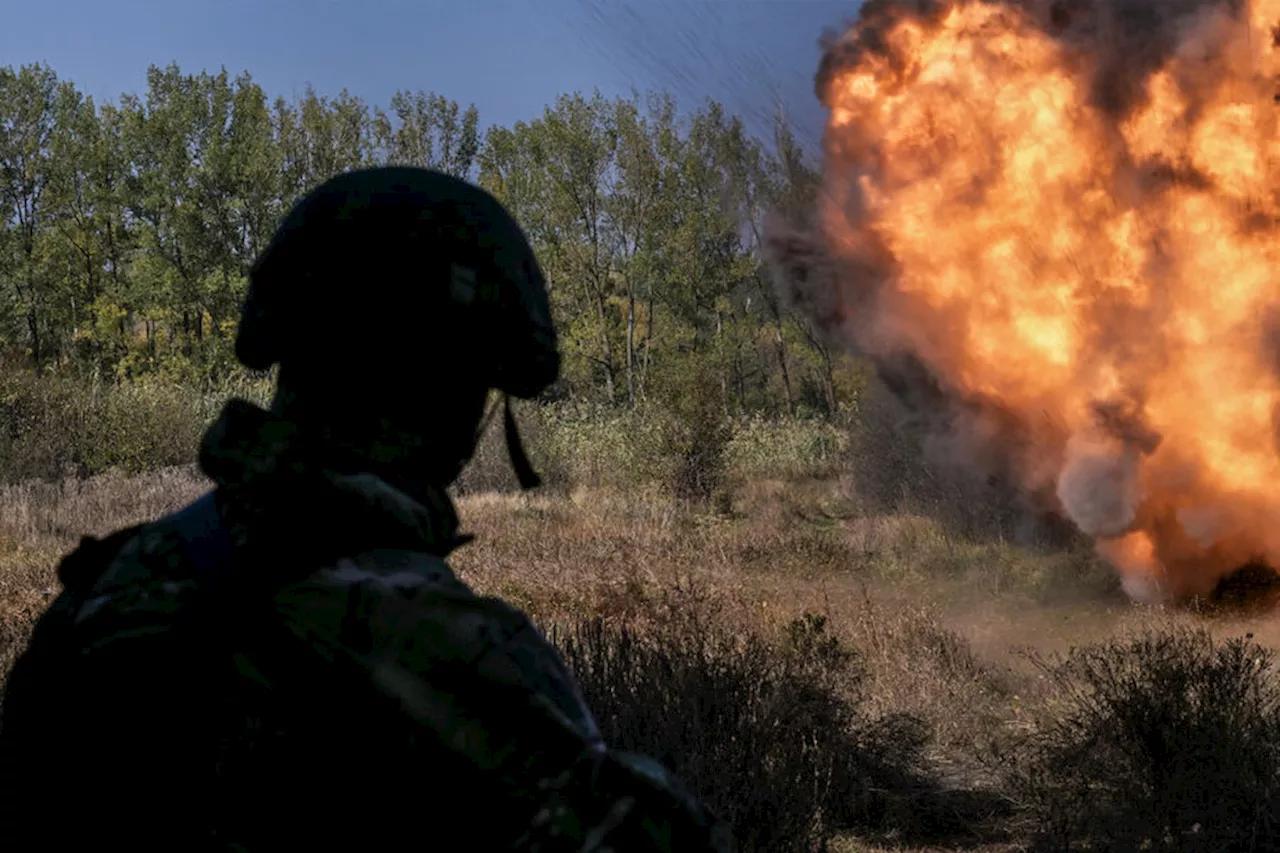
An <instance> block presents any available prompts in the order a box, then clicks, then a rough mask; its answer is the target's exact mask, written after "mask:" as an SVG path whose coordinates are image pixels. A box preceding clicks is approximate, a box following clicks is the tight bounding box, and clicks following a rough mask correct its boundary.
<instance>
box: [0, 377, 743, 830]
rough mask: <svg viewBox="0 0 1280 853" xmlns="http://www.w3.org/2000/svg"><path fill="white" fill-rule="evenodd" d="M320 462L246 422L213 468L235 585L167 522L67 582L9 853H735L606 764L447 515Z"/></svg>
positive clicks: (11, 695) (543, 648) (628, 768)
mask: <svg viewBox="0 0 1280 853" xmlns="http://www.w3.org/2000/svg"><path fill="white" fill-rule="evenodd" d="M309 458H310V455H309V454H308V453H306V452H305V444H304V442H303V441H302V440H301V437H300V436H299V435H298V434H297V431H296V430H295V429H294V428H293V427H292V426H291V425H290V424H288V423H285V422H282V421H280V420H278V419H275V418H274V417H273V416H271V415H270V414H269V413H267V412H264V411H263V410H261V409H258V408H257V407H253V406H250V405H249V404H247V403H243V402H239V401H233V402H232V403H230V404H229V405H228V406H227V408H226V410H225V411H224V412H223V415H222V417H221V418H220V419H219V421H218V422H217V423H216V424H215V425H214V426H213V427H212V428H211V429H210V431H209V433H208V434H207V435H206V438H205V441H204V444H203V446H202V450H201V466H202V468H203V469H204V471H205V472H206V473H207V474H208V475H209V476H210V477H211V478H212V479H213V480H214V482H215V483H216V485H217V491H216V493H215V494H216V496H217V502H218V505H219V507H220V511H221V517H222V519H223V521H224V524H225V527H226V530H227V531H228V533H229V536H230V544H231V550H230V556H229V559H228V561H227V565H225V566H223V567H221V568H220V570H219V571H218V572H216V573H215V574H214V575H213V576H212V577H200V576H198V575H197V576H193V575H194V574H196V573H193V571H192V567H191V565H190V560H189V559H188V554H189V553H190V552H189V549H188V548H185V547H184V546H183V543H182V542H181V541H180V540H179V533H178V530H179V528H178V526H177V525H176V524H175V523H174V521H173V517H172V516H171V517H169V518H165V519H161V520H159V521H157V522H154V523H152V524H148V525H145V526H140V527H137V528H131V529H129V530H125V531H120V532H119V533H117V534H114V535H113V536H110V537H108V538H106V539H103V540H96V539H92V538H86V539H85V540H84V541H83V542H82V543H81V546H80V548H78V549H77V550H76V551H75V552H74V553H73V554H71V555H69V556H68V557H67V558H66V559H65V560H64V561H63V563H62V565H61V567H60V569H59V572H60V576H61V579H62V581H63V585H64V589H63V592H62V594H61V595H60V596H59V598H58V600H57V601H56V602H55V604H54V605H53V606H52V607H51V608H50V610H49V611H48V613H46V614H45V616H44V617H43V618H42V619H41V621H40V623H39V624H38V625H37V627H36V630H35V632H34V633H33V635H32V639H31V641H30V644H29V646H28V649H27V651H26V653H25V654H24V655H23V656H22V658H20V660H19V661H18V663H17V664H16V666H15V667H14V670H13V672H12V674H11V676H10V678H9V682H8V686H7V691H6V696H5V705H4V711H3V728H0V785H3V790H0V808H4V809H6V811H5V818H6V823H5V825H4V827H2V828H0V831H3V832H4V837H5V839H6V847H7V848H8V849H17V848H16V847H14V846H13V845H12V844H9V843H8V842H10V841H12V840H13V839H15V838H30V839H35V838H37V837H40V836H39V834H40V833H47V832H53V833H55V835H54V836H52V837H48V836H46V837H44V838H43V842H42V843H41V844H39V845H36V847H37V848H39V849H44V848H46V847H56V848H59V849H61V848H64V847H65V848H67V849H70V848H71V847H72V846H79V845H82V844H92V845H93V846H95V847H96V846H99V845H103V846H105V844H106V843H108V842H111V843H114V842H115V841H121V842H123V843H124V844H125V845H126V846H128V847H130V848H132V849H135V850H137V849H151V848H156V849H159V848H160V847H164V848H165V849H220V850H253V851H256V850H274V849H283V848H287V849H290V850H294V849H296V850H313V849H340V848H341V849H346V848H350V847H352V846H356V847H360V848H371V849H377V848H380V847H383V846H387V845H391V844H396V845H402V844H404V843H405V842H410V843H414V842H418V843H421V844H423V845H424V846H425V847H426V848H429V849H430V848H439V847H441V846H443V847H444V848H445V849H450V848H452V847H454V846H465V847H467V848H469V849H511V850H529V851H533V850H543V851H553V850H575V851H576V850H600V851H604V850H618V851H623V850H720V849H727V843H728V842H727V839H725V838H724V837H723V830H722V829H720V828H718V826H717V825H716V824H715V822H714V820H713V819H712V818H711V816H710V815H709V814H708V813H707V812H706V811H705V810H704V809H703V808H702V807H701V806H700V805H699V804H698V803H697V802H696V800H694V798H692V797H691V796H689V795H688V794H687V793H686V792H685V791H684V790H683V789H682V787H681V786H680V784H679V782H678V781H677V780H675V779H674V778H672V777H670V776H669V774H667V773H666V772H665V771H664V770H663V769H662V768H661V767H660V766H658V765H656V764H655V763H652V762H648V761H646V760H644V759H641V758H638V757H634V756H628V755H622V754H618V753H614V752H611V751H610V750H607V749H606V748H605V746H604V744H603V743H602V741H601V739H600V735H599V732H598V730H597V728H596V726H595V723H594V721H593V720H592V718H591V715H590V713H589V712H588V711H587V709H586V707H585V704H584V703H583V701H582V699H581V697H580V695H579V693H578V690H577V688H576V686H575V684H574V681H573V679H572V677H571V676H570V675H569V673H568V672H567V670H566V668H565V667H564V665H563V663H562V661H561V659H560V657H559V655H558V654H557V653H556V652H555V650H554V649H553V648H552V647H551V646H550V644H549V643H548V642H547V641H546V640H545V639H544V638H543V636H542V635H541V634H540V633H539V632H538V631H537V629H536V628H535V627H534V626H533V625H532V624H531V623H530V622H529V620H528V619H527V618H526V617H525V616H524V615H523V614H522V613H520V612H519V611H518V610H515V609H514V608H511V607H509V606H508V605H506V604H505V603H503V602H502V601H500V600H498V599H495V598H487V597H480V596H477V595H475V594H474V593H472V592H471V591H470V590H469V589H468V588H467V586H466V585H465V584H463V583H462V582H461V581H460V580H459V579H458V578H457V577H456V576H455V575H454V574H453V572H452V571H451V570H450V569H449V566H448V565H447V563H446V562H445V560H444V558H445V557H446V556H447V554H448V553H449V552H450V551H451V550H452V549H453V548H454V547H456V546H457V545H458V544H460V543H461V542H463V541H465V540H464V539H463V538H462V537H459V535H458V524H457V516H456V514H455V512H454V509H453V506H452V503H451V502H450V500H449V498H448V496H447V495H446V494H444V493H443V492H438V493H432V494H428V495H425V496H419V498H420V499H418V500H415V499H413V498H410V497H409V496H408V495H406V494H405V493H404V492H401V491H398V490H397V489H395V488H393V487H392V486H390V485H389V484H388V483H386V482H385V481H383V480H381V479H379V478H377V477H374V476H371V475H368V474H339V473H336V472H334V471H332V470H327V469H324V468H320V467H317V466H315V465H313V464H308V459H309ZM40 815H45V816H46V817H45V819H43V820H42V819H41V817H40ZM20 823H21V824H23V825H24V826H19V824H20ZM24 827H25V828H24ZM443 839H457V840H456V841H447V842H446V841H444V840H443Z"/></svg>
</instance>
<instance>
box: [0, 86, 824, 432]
mask: <svg viewBox="0 0 1280 853" xmlns="http://www.w3.org/2000/svg"><path fill="white" fill-rule="evenodd" d="M378 164H414V165H424V166H430V167H433V168H437V169H441V170H444V171H447V172H449V173H451V174H455V175H459V176H462V177H466V178H469V179H471V180H476V181H478V182H479V183H481V184H482V185H483V186H485V187H487V188H488V189H490V190H491V191H492V192H494V193H495V194H496V195H498V196H499V197H500V198H501V199H502V200H503V201H504V202H506V203H507V204H508V205H509V206H510V207H511V209H512V210H513V212H514V213H515V214H516V216H517V217H518V218H519V219H520V221H521V222H522V223H523V224H524V225H525V227H526V228H527V229H528V231H529V233H530V236H531V239H532V240H533V242H534V244H535V247H536V249H537V250H538V252H539V255H540V257H541V259H542V261H543V264H544V266H545V268H546V273H547V276H548V279H549V282H550V287H551V293H552V301H553V307H554V310H555V313H556V318H557V321H558V323H559V326H560V329H561V330H562V337H563V346H564V350H565V356H566V365H565V375H564V379H563V381H562V382H561V383H559V384H558V385H557V387H556V388H555V389H553V391H552V392H551V394H550V395H549V396H551V397H553V398H557V399H562V400H578V401H589V402H592V403H604V404H606V405H613V406H635V405H637V404H640V403H642V402H643V401H645V400H647V399H649V398H650V397H652V396H655V395H661V394H664V393H666V391H667V390H668V389H671V388H677V387H682V386H681V383H685V385H686V386H687V384H688V383H687V377H689V376H692V375H694V374H696V375H698V376H699V377H702V380H705V378H706V377H708V376H711V377H714V384H715V386H716V387H718V389H719V397H720V401H721V402H722V404H723V409H724V411H725V413H726V414H744V413H748V412H750V413H778V414H781V413H795V412H797V411H800V410H807V411H812V412H820V413H831V412H835V411H837V410H839V408H840V406H841V405H842V397H844V396H847V391H846V389H845V387H844V385H843V384H842V379H841V377H842V372H841V369H840V365H839V360H838V356H837V354H836V353H834V352H832V351H831V350H829V349H828V348H827V347H826V346H825V345H824V343H823V341H822V340H821V339H820V338H818V337H817V336H816V335H815V334H814V330H813V329H812V328H811V327H810V326H808V325H807V324H806V322H805V321H804V319H803V318H802V317H800V316H798V315H796V314H793V313H792V312H790V311H788V310H787V308H786V307H785V306H784V305H782V304H780V303H779V301H778V299H777V298H776V297H775V294H774V291H773V288H772V286H771V283H770V281H769V277H768V274H767V271H766V270H765V269H764V267H763V264H762V261H761V257H760V251H759V250H760V243H761V225H762V221H763V219H764V217H765V215H766V213H767V211H769V210H777V211H778V212H780V213H782V214H784V215H788V216H793V217H794V216H799V215H802V214H803V212H804V211H806V210H809V209H810V208H811V203H812V198H813V194H814V192H815V191H816V188H817V183H818V177H817V174H816V172H815V170H814V169H813V168H812V167H811V166H810V165H809V164H808V163H807V162H806V159H805V157H804V155H803V153H802V150H801V148H800V146H799V144H798V143H797V141H796V139H795V138H794V137H793V136H792V135H791V133H790V131H789V130H788V128H787V127H786V126H785V124H784V123H782V122H778V123H777V127H776V133H775V138H774V139H772V140H770V141H769V142H768V144H764V143H762V142H761V141H759V140H757V139H755V138H753V137H752V136H751V135H750V134H748V133H747V132H746V131H745V129H744V126H743V123H742V122H741V121H740V120H739V119H738V118H736V117H734V116H731V115H729V114H727V113H726V111H725V110H724V109H723V108H722V107H721V106H720V105H719V104H717V103H714V102H707V103H705V104H703V105H701V106H700V107H699V108H698V109H696V110H693V111H691V112H682V111H681V110H680V109H679V108H678V105H677V103H676V101H675V99H674V98H673V97H672V96H670V95H669V94H664V93H651V94H649V95H647V96H645V97H641V96H638V95H637V96H633V97H632V98H629V99H613V100H610V99H606V98H604V97H602V96H601V95H600V94H599V93H595V94H593V95H591V96H585V95H582V94H578V93H575V94H569V95H564V96H562V97H560V98H559V99H558V100H557V102H556V103H555V104H554V105H551V106H548V107H547V108H546V109H545V110H544V112H543V114H542V116H541V117H539V118H537V119H536V120H533V121H530V122H527V123H526V122H519V123H516V124H515V125H514V126H511V127H501V126H497V127H491V128H489V129H487V130H484V129H482V128H481V125H480V117H479V115H478V112H477V110H476V108H475V107H474V106H471V107H467V108H463V107H460V106H459V104H457V103H456V102H454V101H452V100H449V99H447V98H446V97H443V96H441V95H438V94H435V93H431V92H424V91H417V92H411V91H407V90H406V91H401V92H398V93H397V94H396V95H395V96H394V97H392V98H391V101H390V104H389V105H388V106H387V108H385V109H384V108H382V107H378V106H373V105H370V104H367V103H365V102H364V101H363V100H361V99H360V98H358V97H354V96H352V95H351V94H349V93H348V92H347V91H345V90H344V91H343V92H341V93H340V94H339V95H338V96H337V97H336V98H334V97H326V96H323V95H319V94H317V93H315V92H314V91H312V90H310V89H308V90H307V91H306V92H305V94H304V95H303V96H302V97H300V98H298V99H295V100H293V101H289V100H286V99H284V98H275V99H272V98H270V97H269V96H268V94H267V93H266V92H265V91H263V89H262V87H261V86H260V85H258V84H257V83H256V82H254V81H253V80H252V79H251V77H250V76H249V75H248V74H243V75H241V76H239V77H234V78H233V77H231V76H230V75H228V74H227V72H226V71H225V70H223V71H221V72H220V73H218V74H210V73H207V72H202V73H199V74H191V73H185V72H183V71H182V70H181V69H180V68H179V67H177V66H176V65H170V66H168V67H166V68H160V67H156V66H153V67H151V68H150V69H149V71H148V74H147V90H146V92H145V94H142V95H134V94H129V95H124V96H122V97H121V98H120V99H119V100H118V102H115V103H102V104H98V103H95V102H94V100H93V98H92V97H89V96H87V95H85V94H84V93H83V92H81V91H79V90H78V89H77V88H76V87H75V85H74V84H72V83H70V82H68V81H64V80H59V79H58V77H57V75H56V73H55V72H54V71H53V70H52V69H51V68H49V67H47V66H44V65H31V66H23V67H21V68H18V69H16V70H15V69H13V68H11V67H10V68H0V356H2V357H3V359H4V362H5V364H6V365H17V364H20V365H22V366H23V367H24V368H26V369H29V370H33V371H36V372H40V373H47V372H51V371H52V372H57V373H59V374H62V375H64V376H84V377H93V378H96V379H99V380H112V381H126V382H127V381H133V380H136V379H139V378H143V377H163V378H166V379H174V380H178V381H182V382H204V381H222V380H226V379H229V378H235V374H236V373H237V372H238V367H237V365H236V363H235V360H234V357H233V355H232V346H231V343H232V340H233V337H234V333H235V326H236V321H237V317H238V312H239V308H240V304H241V301H242V299H243V297H244V292H245V287H246V281H247V275H248V271H249V268H250V266H251V264H252V262H253V260H254V258H255V257H256V255H257V254H258V252H259V251H260V250H261V249H262V248H263V247H264V246H265V244H266V242H267V241H268V240H269V238H270V236H271V233H272V231H273V229H274V227H275V225H276V223H277V222H278V221H279V219H280V218H281V217H282V215H283V214H284V213H285V212H286V211H287V210H288V208H289V206H290V205H291V204H292V203H293V202H294V201H295V200H296V199H297V198H298V197H299V196H300V195H301V194H302V193H304V192H305V191H306V190H307V189H309V188H310V187H312V186H314V185H316V184H317V183H319V182H321V181H324V180H325V179H327V178H328V177H330V176H332V175H333V174H335V173H338V172H341V171H344V170H347V169H351V168H357V167H361V166H368V165H378ZM356 297H357V291H355V290H354V289H353V294H352V298H356ZM702 380H700V381H699V383H698V387H700V388H703V389H705V381H702Z"/></svg>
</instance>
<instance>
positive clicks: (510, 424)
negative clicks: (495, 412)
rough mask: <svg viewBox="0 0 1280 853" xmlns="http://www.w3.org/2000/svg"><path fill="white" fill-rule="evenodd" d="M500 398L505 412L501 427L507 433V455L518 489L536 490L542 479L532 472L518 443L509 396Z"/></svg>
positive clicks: (521, 446) (518, 434) (527, 458)
mask: <svg viewBox="0 0 1280 853" xmlns="http://www.w3.org/2000/svg"><path fill="white" fill-rule="evenodd" d="M502 397H503V400H502V406H503V409H504V410H505V411H504V412H503V415H502V425H503V428H504V429H505V430H506V433H507V455H508V456H510V457H511V467H512V468H513V469H515V472H516V479H518V480H519V481H520V488H522V489H525V490H528V489H536V488H537V487H538V486H540V485H542V478H541V477H539V476H538V472H537V471H535V470H533V465H532V464H530V462H529V457H528V455H527V454H526V453H525V452H524V445H523V444H521V442H520V431H519V430H518V429H517V428H516V419H515V416H514V415H512V414H511V395H509V394H503V395H502Z"/></svg>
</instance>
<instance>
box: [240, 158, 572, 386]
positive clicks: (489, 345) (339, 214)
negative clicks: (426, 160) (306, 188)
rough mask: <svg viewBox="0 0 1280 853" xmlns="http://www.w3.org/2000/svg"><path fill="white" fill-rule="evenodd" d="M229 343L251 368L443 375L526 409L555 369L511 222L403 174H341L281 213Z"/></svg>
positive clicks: (498, 211) (477, 194)
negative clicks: (517, 400)
mask: <svg viewBox="0 0 1280 853" xmlns="http://www.w3.org/2000/svg"><path fill="white" fill-rule="evenodd" d="M235 346H236V357H237V358H238V359H239V360H240V361H241V362H242V363H243V364H244V365H245V366H246V367H249V368H250V369H254V370H266V369H268V368H270V367H271V366H272V365H273V364H276V363H280V364H285V365H287V364H289V363H291V362H296V363H298V364H303V363H306V364H310V365H320V366H323V368H324V369H328V368H336V367H338V366H340V365H346V366H350V365H352V363H353V362H355V363H359V364H361V365H364V366H367V367H369V368H371V369H372V372H373V373H385V372H388V371H389V372H392V373H398V374H403V371H404V369H405V368H406V367H407V368H409V369H410V370H411V371H412V370H421V371H423V373H424V375H426V376H429V375H431V373H432V372H433V371H447V372H450V373H453V374H458V373H465V375H466V376H467V377H470V378H474V379H475V380H476V381H479V382H483V383H485V385H486V387H488V388H496V389H498V390H500V391H503V392H506V393H507V394H510V395H512V396H515V397H521V398H526V399H527V398H532V397H535V396H537V395H538V394H539V393H541V392H542V391H543V390H544V389H545V388H546V387H547V386H549V385H550V384H551V383H553V382H554V381H555V380H556V377H557V376H558V374H559V369H560V355H559V351H558V349H557V341H556V332H555V327H554V326H553V325H552V321H551V311H550V308H549V305H548V299H547V292H546V283H545V280H544V278H543V274H542V270H541V269H540V267H539V265H538V262H537V259H536V258H535V257H534V254H533V250H532V249H531V248H530V245H529V242H528V240H527V239H526V237H525V235H524V232H523V231H522V229H521V228H520V226H519V225H518V224H517V223H516V221H515V219H514V218H513V217H512V216H511V214H510V213H509V212H508V211H507V210H506V209H505V208H504V207H503V205H502V204H501V203H500V202H499V201H498V200H497V199H496V198H494V197H493V196H492V195H490V194H489V193H488V192H486V191H484V190H483V189H481V188H479V187H477V186H474V185H472V184H470V183H467V182H466V181H463V180H461V179H458V178H455V177H452V176H449V175H446V174H443V173H440V172H436V171H433V170H429V169H421V168H412V167H383V168H374V169H363V170H357V171H352V172H347V173H344V174H341V175H338V176H337V177H334V178H332V179H331V180H329V181H326V182H325V183H323V184H321V185H320V186H318V187H316V188H315V189H313V190H312V191H311V192H309V193H307V194H306V195H305V196H304V197H303V198H302V199H301V200H300V201H299V202H298V203H297V204H296V205H294V207H293V209H292V210H291V211H290V212H289V214H288V216H286V217H285V219H284V221H283V222H282V224H281V225H280V227H279V229H278V230H277V231H276V234H275V236H274V237H273V239H272V240H271V242H270V244H269V245H268V246H267V248H266V249H265V250H264V251H263V252H262V253H261V255H259V257H258V259H257V261H256V263H255V264H254V266H253V269H252V270H251V273H250V280H249V292H248V296H247V299H246V302H245V306H244V313H243V315H242V316H241V320H240V328H239V331H238V334H237V338H236V345H235ZM440 359H444V361H443V362H442V361H440Z"/></svg>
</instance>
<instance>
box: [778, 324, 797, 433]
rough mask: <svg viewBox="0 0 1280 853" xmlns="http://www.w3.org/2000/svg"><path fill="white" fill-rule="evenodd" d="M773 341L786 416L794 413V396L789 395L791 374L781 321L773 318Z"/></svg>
mask: <svg viewBox="0 0 1280 853" xmlns="http://www.w3.org/2000/svg"><path fill="white" fill-rule="evenodd" d="M773 340H774V344H775V348H776V349H777V352H778V369H779V370H780V371H781V373H782V393H783V395H784V396H785V397H786V401H787V415H788V416H794V415H795V413H796V400H795V395H793V394H792V393H791V373H790V371H789V370H787V344H786V341H784V340H783V338H782V321H781V320H778V319H777V318H774V323H773Z"/></svg>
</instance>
